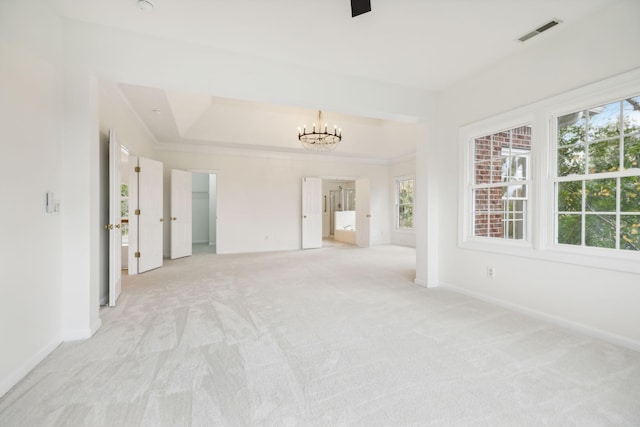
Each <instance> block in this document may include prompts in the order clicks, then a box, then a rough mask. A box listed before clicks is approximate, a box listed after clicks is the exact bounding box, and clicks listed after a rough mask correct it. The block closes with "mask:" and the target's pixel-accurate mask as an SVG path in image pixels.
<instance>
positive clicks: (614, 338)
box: [440, 282, 640, 351]
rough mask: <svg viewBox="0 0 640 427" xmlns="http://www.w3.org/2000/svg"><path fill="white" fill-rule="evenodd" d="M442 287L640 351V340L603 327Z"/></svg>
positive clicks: (463, 290)
mask: <svg viewBox="0 0 640 427" xmlns="http://www.w3.org/2000/svg"><path fill="white" fill-rule="evenodd" d="M440 287H441V288H443V289H448V290H451V291H453V292H457V293H460V294H463V295H466V296H468V297H471V298H475V299H478V300H481V301H484V302H487V303H489V304H493V305H496V306H499V307H502V308H506V309H507V310H511V311H515V312H517V313H520V314H524V315H526V316H529V317H532V318H535V319H538V320H542V321H545V322H548V323H552V324H554V325H556V326H560V327H563V328H566V329H570V330H572V331H574V332H577V333H580V334H583V335H588V336H590V337H594V338H598V339H601V340H603V341H607V342H609V343H611V344H615V345H619V346H621V347H625V348H629V349H631V350H635V351H640V341H635V340H632V339H630V338H627V337H623V336H621V335H617V334H612V333H610V332H607V331H603V330H602V329H597V328H593V327H591V326H587V325H584V324H582V323H578V322H574V321H573V320H569V319H565V318H564V317H559V316H555V315H553V314H549V313H545V312H543V311H539V310H534V309H531V308H528V307H524V306H521V305H518V304H513V303H510V302H508V301H504V300H501V299H499V298H494V297H490V296H487V295H483V294H480V293H477V292H473V291H469V290H467V289H464V288H461V287H458V286H455V285H452V284H450V283H445V282H442V283H440Z"/></svg>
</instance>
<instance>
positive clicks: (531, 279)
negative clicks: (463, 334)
mask: <svg viewBox="0 0 640 427" xmlns="http://www.w3.org/2000/svg"><path fill="white" fill-rule="evenodd" d="M638 16H640V2H637V1H621V2H619V3H617V4H614V5H611V6H609V7H608V8H606V9H604V10H603V11H602V12H601V13H598V14H596V15H595V16H593V17H591V18H588V19H586V20H584V21H582V22H578V23H573V24H563V26H561V27H559V28H558V30H559V31H558V32H556V33H555V34H554V33H552V32H550V33H549V34H548V37H546V36H545V37H542V36H540V38H539V40H536V39H533V40H531V42H529V43H530V44H526V45H523V46H522V52H521V53H519V54H516V55H513V56H512V57H509V58H507V59H505V60H504V61H501V62H499V63H496V64H494V65H492V66H491V67H489V68H487V69H485V70H484V71H482V72H481V73H478V74H476V75H475V76H473V77H472V78H469V79H466V80H464V81H461V82H459V83H458V84H456V85H455V86H454V87H452V88H450V89H449V90H446V91H445V92H443V93H442V94H441V96H440V97H439V102H438V120H437V123H438V126H439V128H438V129H439V136H438V138H437V143H436V145H435V146H433V147H430V148H429V150H428V152H427V155H429V156H432V157H433V156H437V157H438V159H439V162H438V163H437V164H436V165H435V167H434V168H431V169H429V170H426V171H423V170H421V169H420V168H419V169H418V175H419V176H420V177H424V176H427V177H428V178H429V179H431V180H432V181H434V182H438V184H439V198H438V202H439V207H438V208H439V212H438V216H439V221H438V224H437V229H438V232H439V243H438V248H439V260H440V262H439V270H440V277H439V281H440V284H445V285H451V286H455V287H457V288H459V289H460V290H462V291H464V292H468V293H473V294H475V295H478V296H480V297H482V298H486V299H491V300H494V301H497V302H501V303H504V304H507V305H514V306H519V307H521V308H523V309H526V310H531V311H532V312H536V313H538V314H540V315H542V316H547V317H548V318H552V317H553V318H555V319H556V320H558V321H562V322H565V323H566V324H567V325H569V324H572V325H574V326H576V327H582V328H587V329H588V330H589V331H590V332H591V333H594V334H600V335H604V336H607V337H609V338H610V339H613V340H617V341H618V342H621V343H625V344H627V345H630V346H635V348H638V349H640V327H639V326H638V325H640V310H638V307H637V305H638V304H637V303H638V301H640V286H639V284H640V277H639V276H638V275H637V274H630V273H622V272H616V271H613V270H603V269H595V268H590V267H584V266H578V265H572V264H562V263H558V262H549V261H543V260H536V259H531V258H521V257H516V256H507V255H500V254H496V253H489V252H483V251H477V250H463V249H460V248H459V247H458V246H457V233H458V224H457V211H458V204H457V201H458V198H457V197H458V196H457V194H458V180H459V177H460V170H459V167H458V165H459V157H458V156H459V152H458V137H459V134H458V132H459V129H460V127H461V126H463V125H466V124H469V123H473V122H474V121H478V120H480V119H484V118H486V117H490V116H492V115H495V114H498V113H501V112H504V111H508V110H511V109H514V108H516V107H520V106H526V105H527V104H529V103H532V102H534V101H537V100H540V99H542V98H545V97H549V96H552V95H555V94H559V93H562V92H565V91H568V90H570V89H574V88H577V87H580V86H583V85H586V84H589V83H592V82H596V81H599V80H602V79H604V78H607V77H610V76H614V75H616V74H619V73H622V72H624V71H628V70H631V69H634V68H637V67H640V55H639V54H638V40H640V26H638V24H637V18H638ZM419 155H420V151H419ZM430 230H434V231H435V230H436V229H435V228H434V227H433V226H432V227H431V228H430ZM488 265H490V266H493V267H495V268H496V271H497V276H496V278H495V279H493V280H490V279H488V278H486V266H488Z"/></svg>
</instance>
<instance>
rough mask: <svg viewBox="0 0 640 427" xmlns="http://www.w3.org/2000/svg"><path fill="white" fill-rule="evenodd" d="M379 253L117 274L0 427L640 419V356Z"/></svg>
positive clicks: (399, 254) (325, 253)
mask: <svg viewBox="0 0 640 427" xmlns="http://www.w3.org/2000/svg"><path fill="white" fill-rule="evenodd" d="M414 265H415V251H414V250H412V249H410V248H403V247H394V246H380V247H374V248H370V249H360V248H355V247H348V246H333V247H325V248H322V249H317V250H308V251H295V252H278V253H262V254H243V255H210V254H198V255H194V256H193V257H190V258H185V259H180V260H174V261H165V267H163V268H161V269H158V270H155V271H152V272H148V273H145V274H143V275H139V276H130V277H127V278H126V279H125V283H124V291H123V294H122V296H121V298H120V300H119V301H118V306H117V307H116V308H113V309H103V311H102V313H101V316H102V319H103V326H102V328H101V329H100V330H99V331H98V333H97V334H96V335H95V336H94V337H93V338H91V339H90V340H87V341H84V342H75V343H65V344H63V345H61V346H60V347H59V348H58V349H56V350H55V351H54V352H53V353H52V354H51V355H50V356H49V357H48V358H47V359H46V360H45V361H44V362H43V363H41V364H40V365H39V366H38V367H37V368H36V369H35V370H34V371H33V372H31V373H30V374H29V375H28V376H27V377H26V378H25V379H24V380H23V381H22V382H21V383H20V384H18V385H17V386H16V387H15V388H14V389H13V390H11V391H10V392H9V393H8V394H7V395H6V396H5V397H4V398H2V400H0V425H2V426H20V427H26V426H48V425H64V426H74V427H75V426H128V425H131V426H138V425H142V426H189V425H192V426H367V427H369V426H487V427H495V426H580V427H586V426H640V353H637V352H634V351H631V350H627V349H624V348H620V347H616V346H614V345H611V344H608V343H605V342H602V341H598V340H596V339H593V338H590V337H586V336H582V335H578V334H575V333H573V332H571V331H567V330H564V329H561V328H558V327H556V326H553V325H549V324H546V323H543V322H540V321H537V320H533V319H529V318H527V317H525V316H521V315H519V314H515V313H512V312H509V311H506V310H504V309H501V308H497V307H494V306H491V305H489V304H487V303H484V302H481V301H477V300H474V299H471V298H468V297H466V296H462V295H458V294H455V293H452V292H450V291H446V290H441V289H425V288H421V287H419V286H416V285H414V284H413V283H412V279H413V274H414Z"/></svg>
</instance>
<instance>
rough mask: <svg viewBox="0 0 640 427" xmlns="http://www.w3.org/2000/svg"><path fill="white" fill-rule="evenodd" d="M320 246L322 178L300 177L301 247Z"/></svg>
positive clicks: (311, 247)
mask: <svg viewBox="0 0 640 427" xmlns="http://www.w3.org/2000/svg"><path fill="white" fill-rule="evenodd" d="M321 247H322V179H320V178H310V177H306V178H302V249H313V248H321Z"/></svg>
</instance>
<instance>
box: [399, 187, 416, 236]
mask: <svg viewBox="0 0 640 427" xmlns="http://www.w3.org/2000/svg"><path fill="white" fill-rule="evenodd" d="M413 187H414V179H413V178H399V179H396V229H399V230H412V229H413V194H414V193H413Z"/></svg>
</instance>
